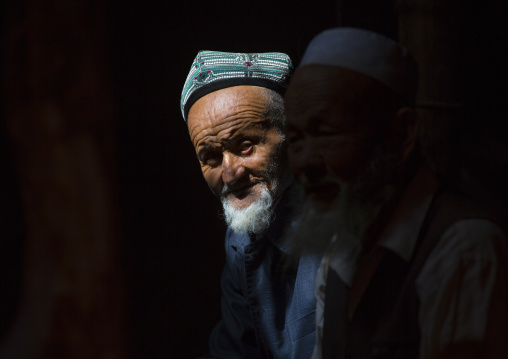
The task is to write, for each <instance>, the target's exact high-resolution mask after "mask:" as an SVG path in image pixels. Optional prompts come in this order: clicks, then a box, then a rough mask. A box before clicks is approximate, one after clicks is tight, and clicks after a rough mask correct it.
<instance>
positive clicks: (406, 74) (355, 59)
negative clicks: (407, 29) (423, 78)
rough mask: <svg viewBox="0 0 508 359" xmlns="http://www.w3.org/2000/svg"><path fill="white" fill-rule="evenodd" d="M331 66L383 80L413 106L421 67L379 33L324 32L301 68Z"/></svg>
mask: <svg viewBox="0 0 508 359" xmlns="http://www.w3.org/2000/svg"><path fill="white" fill-rule="evenodd" d="M306 65H330V66H337V67H341V68H344V69H347V70H353V71H356V72H359V73H361V74H364V75H367V76H370V77H372V78H374V79H376V80H379V81H381V82H382V83H383V84H385V85H386V86H387V87H389V88H391V89H392V90H395V92H397V93H398V94H399V95H400V96H401V97H402V98H403V99H405V100H406V101H408V102H409V103H410V104H413V103H414V102H415V99H416V90H417V86H418V68H417V65H416V62H415V60H414V59H413V57H412V56H411V54H409V52H408V51H407V49H405V48H404V47H402V46H401V45H399V44H398V43H397V42H395V41H393V40H392V39H389V38H387V37H385V36H383V35H380V34H378V33H375V32H372V31H368V30H363V29H357V28H351V27H339V28H333V29H330V30H325V31H323V32H321V33H320V34H318V35H317V36H316V37H315V38H314V39H313V40H312V41H311V42H310V44H309V46H308V47H307V49H306V50H305V53H304V55H303V58H302V61H301V63H300V67H302V66H306Z"/></svg>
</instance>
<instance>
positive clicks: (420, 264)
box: [285, 28, 508, 359]
mask: <svg viewBox="0 0 508 359" xmlns="http://www.w3.org/2000/svg"><path fill="white" fill-rule="evenodd" d="M416 80H417V68H416V64H415V62H414V61H413V60H412V58H411V57H410V56H409V54H408V52H407V50H406V49H404V48H403V47H401V46H400V45H399V44H397V43H396V42H395V41H393V40H391V39H389V38H386V37H384V36H382V35H380V34H377V33H373V32H370V31H366V30H362V29H355V28H336V29H331V30H328V31H325V32H323V33H321V34H319V35H318V36H317V37H316V38H314V40H313V41H312V42H311V43H310V45H309V46H308V47H307V50H306V52H305V54H304V56H303V59H302V61H301V63H300V67H299V68H298V69H297V70H296V72H295V75H294V77H293V79H292V82H291V85H290V86H289V88H288V91H287V93H286V96H285V99H286V114H287V120H288V140H289V154H290V156H289V157H290V164H291V168H292V170H293V173H294V174H295V177H296V179H297V180H298V181H299V182H300V183H301V184H302V186H303V187H304V190H305V194H306V197H307V200H308V203H309V207H308V208H310V209H308V210H305V213H306V214H305V215H304V219H303V220H301V221H300V228H299V230H298V234H299V235H303V236H304V238H306V239H307V241H309V242H311V243H315V242H316V240H317V238H318V237H320V236H318V232H317V231H316V230H317V229H319V230H320V233H323V228H326V227H327V228H328V229H329V234H328V236H325V237H323V238H322V240H323V242H324V243H325V244H327V243H330V239H331V238H333V239H332V240H331V245H330V247H329V250H328V254H327V255H326V256H325V258H324V260H323V267H322V268H321V269H320V275H319V276H318V279H317V282H316V293H317V296H318V302H319V304H318V311H317V325H318V331H317V334H318V340H317V346H316V351H315V353H314V356H313V358H316V359H317V358H325V359H326V358H334V359H338V358H420V359H427V358H503V357H505V356H506V353H507V344H506V343H507V340H506V338H508V332H507V324H508V298H507V294H508V293H507V288H508V285H507V273H508V272H507V267H506V265H507V254H506V238H505V236H504V234H503V231H502V230H501V228H500V226H499V225H497V224H496V221H495V216H493V215H492V214H491V213H489V210H488V209H485V208H482V206H481V205H479V204H478V203H476V202H474V201H472V200H471V199H469V198H467V197H466V196H465V195H464V194H462V193H459V192H458V191H457V190H454V189H452V188H450V187H449V186H447V185H446V184H445V183H440V181H439V180H438V179H437V178H436V176H435V175H434V174H433V172H432V171H431V170H430V168H429V166H428V165H426V164H425V163H424V162H423V160H422V158H421V156H420V155H419V153H418V150H417V133H418V118H417V116H416V111H415V110H414V104H415V95H416V89H417V81H416ZM478 125H479V126H480V125H481V124H480V123H478ZM312 213H316V215H314V216H312ZM312 217H315V218H314V219H313V220H312V219H311V218H312ZM326 218H329V220H326ZM325 234H326V233H325ZM323 307H324V311H323Z"/></svg>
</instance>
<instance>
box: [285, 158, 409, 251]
mask: <svg viewBox="0 0 508 359" xmlns="http://www.w3.org/2000/svg"><path fill="white" fill-rule="evenodd" d="M397 164H398V162H397V161H396V160H394V159H393V158H391V157H390V156H383V155H376V156H374V158H372V159H371V161H370V163H369V164H368V165H367V166H366V168H365V169H364V171H362V172H361V173H360V174H359V175H358V176H357V178H356V179H355V180H354V181H351V182H350V183H344V182H341V181H339V180H336V179H335V181H337V182H338V184H339V186H340V188H341V193H340V194H339V196H338V198H337V199H336V201H335V203H333V204H332V205H331V207H330V208H329V209H328V210H327V211H324V212H319V211H317V210H316V209H315V208H314V205H313V204H312V201H311V199H310V198H308V197H305V195H304V191H303V188H302V187H301V186H295V187H294V192H293V193H292V197H293V204H292V205H293V208H294V209H295V210H294V211H295V213H294V215H293V218H295V219H298V220H299V223H298V225H297V227H296V228H293V229H292V230H290V231H289V232H288V233H287V234H286V235H287V238H288V240H290V241H291V242H292V246H293V248H294V250H295V252H296V253H298V252H299V251H302V250H306V251H308V252H317V253H322V252H323V251H324V250H325V249H326V248H327V247H328V245H329V244H330V240H331V239H332V238H333V237H334V235H336V236H337V238H341V239H342V240H346V239H347V240H351V241H358V242H360V243H362V242H363V241H364V240H365V234H366V232H367V230H368V229H369V228H370V227H371V225H372V224H373V223H374V221H375V220H376V219H377V218H378V217H379V215H380V213H381V212H382V211H383V210H385V209H386V208H387V205H388V204H390V203H391V202H392V200H393V199H394V198H396V196H397V194H398V190H397V188H396V186H395V184H394V181H393V179H392V178H391V176H390V173H392V172H394V168H395V167H396V166H397ZM329 180H334V179H333V178H330V179H329ZM399 190H400V189H399Z"/></svg>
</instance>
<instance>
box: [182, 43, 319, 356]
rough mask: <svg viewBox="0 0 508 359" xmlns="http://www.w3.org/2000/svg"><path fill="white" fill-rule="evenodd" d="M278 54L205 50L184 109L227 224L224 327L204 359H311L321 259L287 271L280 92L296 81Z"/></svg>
mask: <svg viewBox="0 0 508 359" xmlns="http://www.w3.org/2000/svg"><path fill="white" fill-rule="evenodd" d="M292 70H293V67H292V63H291V60H290V58H289V57H288V56H287V55H285V54H282V53H257V54H246V53H226V52H215V51H201V52H199V53H198V55H197V57H196V59H195V61H194V63H193V64H192V67H191V70H190V73H189V75H188V77H187V80H186V82H185V86H184V89H183V92H182V100H181V109H182V114H183V117H184V119H185V120H186V121H187V124H188V128H189V133H190V137H191V140H192V143H193V144H194V147H195V149H196V153H197V157H198V160H199V162H200V164H201V169H202V171H203V175H204V177H205V180H206V182H207V183H208V185H209V186H210V188H211V189H212V191H213V192H214V193H215V194H216V195H217V196H218V197H219V198H220V200H221V201H222V205H223V208H224V217H225V220H226V223H227V224H228V230H227V234H226V243H225V247H226V265H225V267H224V271H223V274H222V281H221V284H222V300H221V308H222V319H221V321H220V322H219V323H218V325H217V326H216V327H215V329H214V330H213V332H212V334H211V337H210V341H209V346H210V354H209V355H208V356H207V357H209V358H224V359H233V358H288V359H289V358H302V359H303V358H309V357H310V356H311V354H312V350H313V348H314V344H315V334H314V333H315V324H314V323H315V306H316V301H315V297H314V292H313V287H314V280H315V276H316V272H317V269H318V267H319V260H318V259H316V258H314V257H309V258H304V257H302V258H301V259H300V260H299V263H298V265H297V266H296V267H295V268H292V269H291V268H289V267H288V266H287V265H286V262H287V261H286V253H287V251H288V249H287V248H286V247H285V245H284V243H283V242H282V234H283V233H284V232H285V231H286V228H287V227H288V226H289V225H290V224H291V223H290V215H289V210H288V192H289V191H288V188H290V184H291V182H292V177H291V176H290V175H289V172H288V165H287V145H286V141H285V135H284V127H285V124H284V122H285V118H284V104H283V98H282V94H283V93H284V91H285V89H286V87H287V83H288V81H289V78H290V76H291V74H292Z"/></svg>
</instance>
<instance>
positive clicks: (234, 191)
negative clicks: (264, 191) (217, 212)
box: [222, 182, 258, 199]
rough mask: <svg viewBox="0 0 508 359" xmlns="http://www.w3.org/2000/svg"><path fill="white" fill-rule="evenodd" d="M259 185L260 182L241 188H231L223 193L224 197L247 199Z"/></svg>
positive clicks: (244, 185) (241, 186)
mask: <svg viewBox="0 0 508 359" xmlns="http://www.w3.org/2000/svg"><path fill="white" fill-rule="evenodd" d="M257 184H258V182H252V183H247V184H243V185H240V186H235V187H229V188H227V189H226V190H225V191H223V192H222V196H223V197H228V196H230V195H232V196H235V197H236V198H239V199H242V198H244V197H246V196H247V195H248V194H249V192H250V190H251V189H252V187H254V186H255V185H257Z"/></svg>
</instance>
